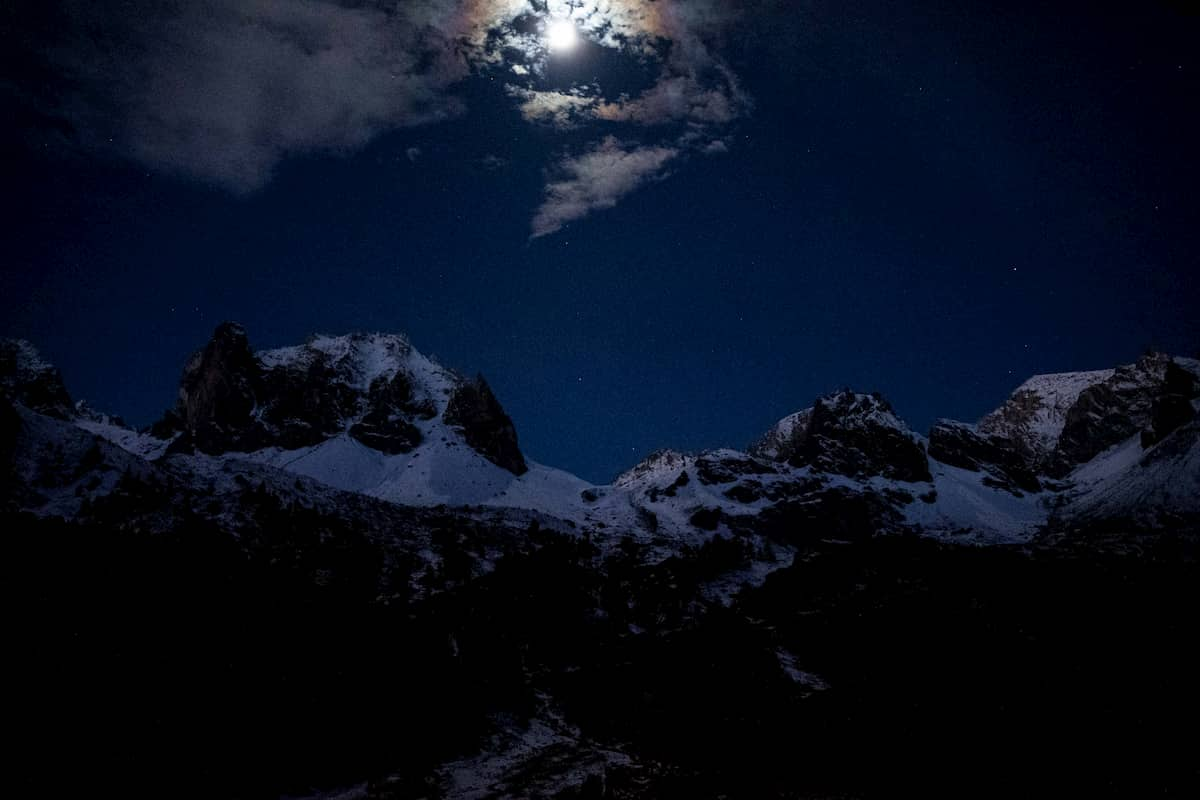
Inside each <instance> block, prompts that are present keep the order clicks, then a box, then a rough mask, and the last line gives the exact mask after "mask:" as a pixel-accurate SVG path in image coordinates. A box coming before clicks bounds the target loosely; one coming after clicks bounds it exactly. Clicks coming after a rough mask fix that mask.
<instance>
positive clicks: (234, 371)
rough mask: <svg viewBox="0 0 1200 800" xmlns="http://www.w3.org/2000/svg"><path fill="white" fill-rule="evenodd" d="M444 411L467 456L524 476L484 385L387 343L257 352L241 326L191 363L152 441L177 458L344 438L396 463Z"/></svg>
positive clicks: (219, 333)
mask: <svg viewBox="0 0 1200 800" xmlns="http://www.w3.org/2000/svg"><path fill="white" fill-rule="evenodd" d="M443 407H444V421H445V422H446V423H447V424H449V425H451V426H453V427H456V428H458V429H459V430H461V432H462V435H463V437H464V439H465V440H466V442H467V444H468V445H469V446H470V447H471V448H473V449H475V450H476V451H478V452H479V453H480V454H481V455H483V456H484V457H486V458H487V459H489V460H490V461H492V462H493V463H496V464H498V465H499V466H502V467H504V468H505V469H508V470H510V471H512V472H514V473H515V474H518V475H519V474H521V473H523V472H525V470H526V469H527V467H526V465H525V460H524V458H523V456H522V455H521V451H520V449H519V448H518V447H517V435H516V429H515V428H514V426H513V424H512V420H510V419H509V418H508V416H507V415H506V414H505V413H504V410H503V408H501V407H500V403H499V401H497V400H496V398H495V396H494V395H493V394H492V392H491V390H490V389H489V388H488V387H487V384H486V383H484V382H483V380H482V378H480V379H478V380H477V381H474V382H469V381H466V380H464V379H463V378H461V377H460V376H458V375H457V374H455V373H453V372H451V371H450V370H447V369H445V368H443V367H440V366H438V365H436V364H435V363H434V362H432V361H430V360H429V359H426V358H425V357H424V356H421V355H420V354H419V353H417V352H416V351H415V350H413V349H412V346H411V345H410V344H409V343H408V340H407V339H405V338H404V337H402V336H394V335H386V334H351V335H348V336H340V337H328V336H318V337H313V338H312V339H311V340H310V341H309V342H308V343H306V344H304V345H300V346H298V347H286V348H281V349H278V350H268V351H264V352H260V353H255V352H254V351H253V350H252V349H251V347H250V343H249V340H248V338H247V336H246V331H245V330H244V329H243V328H242V327H241V326H240V325H237V324H235V323H223V324H222V325H220V326H218V327H217V329H216V331H214V333H213V337H212V340H211V341H210V342H209V343H208V344H207V345H206V346H205V347H204V349H202V350H201V351H200V352H198V353H196V354H195V355H194V356H192V358H191V359H189V360H188V363H187V365H186V367H185V368H184V371H183V377H182V378H181V380H180V388H179V399H178V401H177V402H176V405H175V407H174V408H173V409H172V410H171V411H170V412H168V414H167V415H166V416H165V417H164V418H163V419H162V420H161V421H160V422H159V423H157V424H156V425H155V426H154V429H153V432H154V434H155V435H156V436H159V437H160V438H170V437H172V436H178V439H177V443H176V444H175V445H174V449H175V450H176V451H180V450H187V449H196V450H199V451H201V452H204V453H209V454H219V453H227V452H252V451H257V450H261V449H263V448H269V447H277V448H280V449H282V450H294V449H298V448H303V447H308V446H312V445H317V444H320V443H321V442H324V441H326V440H328V439H330V438H332V437H335V436H338V435H342V434H345V435H347V436H349V437H351V438H353V439H355V440H357V441H358V442H360V443H361V444H363V445H365V446H367V447H370V448H371V449H373V450H378V451H379V452H382V453H386V454H388V455H396V454H400V453H407V452H410V451H412V450H414V449H415V448H416V447H418V446H419V445H420V444H421V443H422V441H423V435H422V432H421V427H420V425H421V423H422V422H425V421H430V420H434V419H435V418H436V417H437V416H438V414H439V411H441V410H443Z"/></svg>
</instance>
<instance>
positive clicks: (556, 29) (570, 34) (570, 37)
mask: <svg viewBox="0 0 1200 800" xmlns="http://www.w3.org/2000/svg"><path fill="white" fill-rule="evenodd" d="M578 41H579V34H578V32H577V31H576V30H575V24H574V23H573V22H571V21H570V20H567V19H552V20H550V21H549V22H547V23H546V43H547V44H549V45H550V49H551V50H570V49H571V48H572V47H574V46H575V45H576V43H577V42H578Z"/></svg>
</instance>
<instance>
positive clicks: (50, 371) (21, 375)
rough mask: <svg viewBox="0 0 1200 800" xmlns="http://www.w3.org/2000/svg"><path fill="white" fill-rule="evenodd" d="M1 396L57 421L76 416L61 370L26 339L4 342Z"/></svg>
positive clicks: (0, 345)
mask: <svg viewBox="0 0 1200 800" xmlns="http://www.w3.org/2000/svg"><path fill="white" fill-rule="evenodd" d="M0 396H4V397H7V398H8V399H9V400H11V401H12V402H16V403H20V404H21V405H23V406H25V407H26V408H28V409H30V410H32V411H36V412H38V413H39V414H45V415H46V416H48V417H55V418H56V419H70V418H71V417H72V416H74V413H75V412H74V406H73V405H72V404H71V396H70V395H69V394H67V388H66V386H64V385H63V381H62V376H61V375H60V374H59V372H58V369H57V368H56V367H55V366H53V365H52V364H49V363H47V362H46V361H44V360H42V357H41V355H40V354H39V353H38V351H37V349H36V348H35V347H34V346H33V345H31V344H30V343H29V342H27V341H25V340H23V339H0Z"/></svg>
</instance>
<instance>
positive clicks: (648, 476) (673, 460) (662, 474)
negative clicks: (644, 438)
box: [613, 449, 695, 488]
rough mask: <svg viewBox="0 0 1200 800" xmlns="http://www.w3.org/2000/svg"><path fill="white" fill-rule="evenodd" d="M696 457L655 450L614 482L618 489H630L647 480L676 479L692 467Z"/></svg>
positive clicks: (676, 451) (677, 452)
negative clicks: (682, 471)
mask: <svg viewBox="0 0 1200 800" xmlns="http://www.w3.org/2000/svg"><path fill="white" fill-rule="evenodd" d="M693 461H695V457H694V456H689V455H687V454H686V453H681V452H679V451H678V450H668V449H663V450H655V451H654V452H653V453H651V454H650V455H648V456H646V457H645V458H643V459H642V460H641V461H639V462H638V463H637V464H635V465H634V466H632V467H630V468H629V469H627V470H625V471H624V472H622V473H621V474H620V475H618V476H617V479H616V480H615V481H613V485H614V486H616V487H618V488H628V487H631V486H635V485H638V484H640V483H643V482H645V481H647V480H649V481H660V480H662V479H665V478H667V477H670V478H671V479H674V478H675V476H676V475H678V474H679V472H680V471H681V470H683V469H686V468H687V467H689V466H691V464H692V462H693Z"/></svg>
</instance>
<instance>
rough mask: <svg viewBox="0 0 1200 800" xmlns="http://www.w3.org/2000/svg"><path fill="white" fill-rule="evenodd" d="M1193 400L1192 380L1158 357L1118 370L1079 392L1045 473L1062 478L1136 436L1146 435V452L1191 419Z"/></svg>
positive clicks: (1171, 362) (1152, 355) (1167, 358)
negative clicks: (1148, 447)
mask: <svg viewBox="0 0 1200 800" xmlns="http://www.w3.org/2000/svg"><path fill="white" fill-rule="evenodd" d="M1196 395H1197V382H1196V379H1195V377H1194V376H1193V375H1192V374H1191V373H1190V372H1188V371H1187V370H1184V369H1183V368H1182V367H1180V366H1179V365H1178V364H1176V363H1175V362H1174V360H1173V359H1172V358H1171V357H1170V356H1167V355H1164V354H1162V353H1150V354H1148V355H1145V356H1143V357H1142V358H1140V359H1138V360H1137V362H1136V363H1134V364H1129V365H1127V366H1123V367H1117V368H1116V369H1115V370H1113V374H1112V375H1111V376H1110V377H1109V378H1107V379H1106V380H1104V381H1100V382H1098V383H1096V384H1094V385H1092V386H1090V387H1088V388H1087V389H1085V390H1083V391H1082V392H1080V394H1079V397H1078V399H1077V400H1076V402H1075V404H1074V405H1072V406H1071V408H1070V410H1069V411H1068V412H1067V416H1066V421H1065V424H1064V425H1063V430H1062V434H1061V435H1060V436H1059V440H1058V445H1057V447H1056V448H1055V452H1054V456H1053V458H1052V459H1051V460H1050V461H1049V463H1048V464H1047V465H1046V470H1047V472H1048V473H1050V474H1052V475H1057V476H1062V475H1065V474H1067V473H1068V472H1070V471H1071V470H1072V469H1074V468H1075V467H1076V466H1078V465H1079V464H1083V463H1084V462H1087V461H1090V460H1091V459H1092V458H1095V457H1096V456H1097V455H1099V454H1100V453H1102V452H1104V451H1105V450H1107V449H1108V448H1110V447H1112V446H1114V445H1117V444H1120V443H1121V442H1123V441H1125V440H1126V439H1128V438H1129V437H1131V436H1134V435H1136V434H1139V433H1142V434H1145V435H1144V436H1143V442H1144V443H1145V444H1146V445H1147V446H1148V445H1149V444H1152V443H1153V442H1155V441H1158V440H1160V439H1162V438H1163V437H1164V436H1166V435H1167V434H1168V433H1170V432H1171V430H1173V429H1175V428H1177V427H1179V426H1180V425H1182V424H1184V423H1186V422H1188V421H1189V420H1191V419H1192V417H1193V416H1194V413H1195V412H1194V409H1192V408H1191V400H1192V399H1193V398H1195V397H1196ZM1189 411H1190V412H1191V413H1189Z"/></svg>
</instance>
